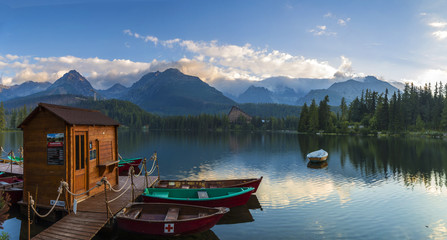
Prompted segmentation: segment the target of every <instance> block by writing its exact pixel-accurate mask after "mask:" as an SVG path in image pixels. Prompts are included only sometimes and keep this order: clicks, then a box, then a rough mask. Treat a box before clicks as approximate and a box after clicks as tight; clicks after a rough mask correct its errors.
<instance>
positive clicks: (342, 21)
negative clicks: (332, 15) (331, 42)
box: [337, 18, 351, 26]
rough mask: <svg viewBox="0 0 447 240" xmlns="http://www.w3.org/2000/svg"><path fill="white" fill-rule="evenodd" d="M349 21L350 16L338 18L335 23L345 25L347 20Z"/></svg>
mask: <svg viewBox="0 0 447 240" xmlns="http://www.w3.org/2000/svg"><path fill="white" fill-rule="evenodd" d="M350 21H351V18H346V19H338V20H337V24H338V25H340V26H346V24H347V23H348V22H350Z"/></svg>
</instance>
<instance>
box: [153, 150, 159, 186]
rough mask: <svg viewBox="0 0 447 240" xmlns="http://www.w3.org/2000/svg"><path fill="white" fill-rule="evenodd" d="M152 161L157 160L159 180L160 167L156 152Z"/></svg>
mask: <svg viewBox="0 0 447 240" xmlns="http://www.w3.org/2000/svg"><path fill="white" fill-rule="evenodd" d="M154 161H157V171H158V180H160V167H159V166H158V158H157V152H154Z"/></svg>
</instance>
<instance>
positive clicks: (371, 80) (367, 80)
mask: <svg viewBox="0 0 447 240" xmlns="http://www.w3.org/2000/svg"><path fill="white" fill-rule="evenodd" d="M378 81H380V80H379V79H377V78H376V77H374V76H366V77H365V80H364V82H366V83H374V82H378Z"/></svg>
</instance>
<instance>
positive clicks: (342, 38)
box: [0, 0, 447, 89]
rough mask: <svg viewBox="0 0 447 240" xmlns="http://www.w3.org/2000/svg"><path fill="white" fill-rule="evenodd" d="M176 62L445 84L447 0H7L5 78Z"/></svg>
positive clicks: (187, 67)
mask: <svg viewBox="0 0 447 240" xmlns="http://www.w3.org/2000/svg"><path fill="white" fill-rule="evenodd" d="M169 67H176V68H178V69H179V70H181V71H182V72H183V73H185V74H189V75H194V76H198V77H200V78H201V79H202V80H203V81H205V82H208V83H209V84H210V85H213V83H214V82H217V81H222V80H228V81H234V80H239V79H242V80H251V81H258V80H262V79H265V78H269V77H274V76H285V77H290V78H316V79H331V80H333V81H334V82H335V81H342V80H346V79H349V78H353V77H362V76H366V75H374V76H376V77H378V78H379V79H382V80H385V81H390V82H392V81H400V82H414V83H415V84H417V85H423V84H425V83H431V84H435V82H440V81H442V82H443V83H444V84H445V83H447V1H437V0H433V1H412V0H399V1H396V0H377V1H359V0H339V1H331V0H327V1H320V0H309V1H281V0H271V1H270V0H244V1H241V0H222V1H217V0H216V1H211V0H203V1H202V0H141V1H137V0H127V1H118V0H90V1H89V0H59V1H51V0H41V1H36V0H23V1H16V0H2V1H1V2H0V77H1V83H2V84H3V85H14V84H20V83H23V82H25V81H30V80H31V81H38V82H42V81H50V82H54V81H55V80H57V79H58V78H60V77H61V76H63V74H64V73H66V72H68V71H69V70H71V69H75V70H77V71H79V72H80V73H81V74H82V75H83V76H85V77H86V78H87V79H88V80H89V81H90V82H91V83H92V85H93V86H94V87H95V88H97V89H105V88H108V87H111V86H112V85H113V84H115V83H121V84H123V85H125V86H130V85H131V84H132V83H134V82H136V81H137V80H138V79H139V78H140V77H141V76H142V75H143V74H145V73H147V72H153V71H158V70H160V71H163V70H165V69H166V68H169ZM315 88H318V86H315Z"/></svg>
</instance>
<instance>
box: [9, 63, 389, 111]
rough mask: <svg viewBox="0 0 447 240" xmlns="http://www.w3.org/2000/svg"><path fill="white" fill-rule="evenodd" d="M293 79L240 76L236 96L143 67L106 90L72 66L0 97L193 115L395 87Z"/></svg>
mask: <svg viewBox="0 0 447 240" xmlns="http://www.w3.org/2000/svg"><path fill="white" fill-rule="evenodd" d="M235 82H239V83H240V82H241V81H235ZM298 82H299V83H300V84H303V86H301V85H300V84H297V81H296V79H291V78H286V77H275V78H268V79H265V80H262V81H258V82H250V83H251V85H248V84H247V83H248V82H245V81H244V84H246V85H248V86H247V88H246V89H245V91H243V92H241V93H240V94H239V95H238V96H235V95H231V94H229V93H228V92H227V93H223V92H222V91H219V90H218V89H216V88H218V87H219V86H220V87H222V88H223V89H227V90H228V89H231V88H232V87H231V86H229V85H227V87H226V88H225V87H223V84H222V83H214V85H213V86H214V87H212V86H210V85H208V84H207V83H205V82H203V81H202V80H200V79H199V78H198V77H195V76H189V75H185V74H183V73H182V72H180V71H179V70H177V69H174V68H171V69H167V70H165V71H163V72H159V71H157V72H150V73H147V74H145V75H144V76H142V77H141V78H140V79H139V80H138V81H136V82H135V83H134V84H133V85H132V86H130V87H125V86H123V85H121V84H115V85H113V86H112V87H110V88H109V89H106V90H96V89H94V88H93V87H92V85H91V84H90V82H89V81H88V80H87V79H86V78H85V77H83V76H82V75H81V74H80V73H78V72H77V71H76V70H71V71H69V72H68V73H66V74H64V76H62V77H61V78H59V79H58V80H56V81H55V82H54V83H53V84H51V83H48V82H46V83H36V82H31V81H30V82H26V83H23V84H21V85H14V86H11V87H7V86H3V85H0V100H1V101H5V107H7V108H16V107H20V106H21V105H24V104H26V105H27V106H35V105H36V104H37V103H38V102H51V103H53V104H70V102H74V103H76V102H79V101H82V100H83V99H87V98H91V97H93V96H96V98H97V99H119V100H125V101H129V102H132V103H134V104H136V105H138V106H139V107H141V108H142V109H144V110H146V111H148V112H152V113H157V114H160V115H188V114H190V115H197V114H201V113H211V114H216V113H227V112H228V111H229V109H230V108H231V106H232V105H237V104H238V103H269V104H272V103H273V104H287V105H302V104H304V103H308V104H309V101H311V100H312V99H315V100H316V101H317V102H318V101H320V100H322V99H323V98H324V97H325V96H326V95H329V99H330V103H329V104H330V105H339V103H340V99H341V97H345V99H346V101H347V102H348V103H349V102H350V101H352V100H353V99H355V97H357V96H359V95H360V94H361V92H362V90H366V89H371V90H373V91H377V92H379V93H381V92H384V91H385V89H388V91H389V92H393V91H397V88H395V87H393V86H392V85H390V84H389V83H387V82H384V81H381V80H378V79H377V78H375V77H372V76H369V77H366V78H364V79H359V80H353V79H351V80H348V81H344V82H338V83H331V82H330V81H329V80H328V79H300V80H299V81H298ZM312 82H313V84H314V85H318V84H319V83H321V84H323V86H325V85H327V86H329V87H328V88H327V89H319V90H310V91H309V92H308V93H307V92H305V91H304V90H303V89H305V88H307V87H309V85H312ZM227 84H228V83H227ZM244 84H243V85H244ZM331 84H332V85H331ZM304 85H306V87H304ZM244 86H245V85H244ZM319 86H320V85H319ZM306 93H307V94H306Z"/></svg>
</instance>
